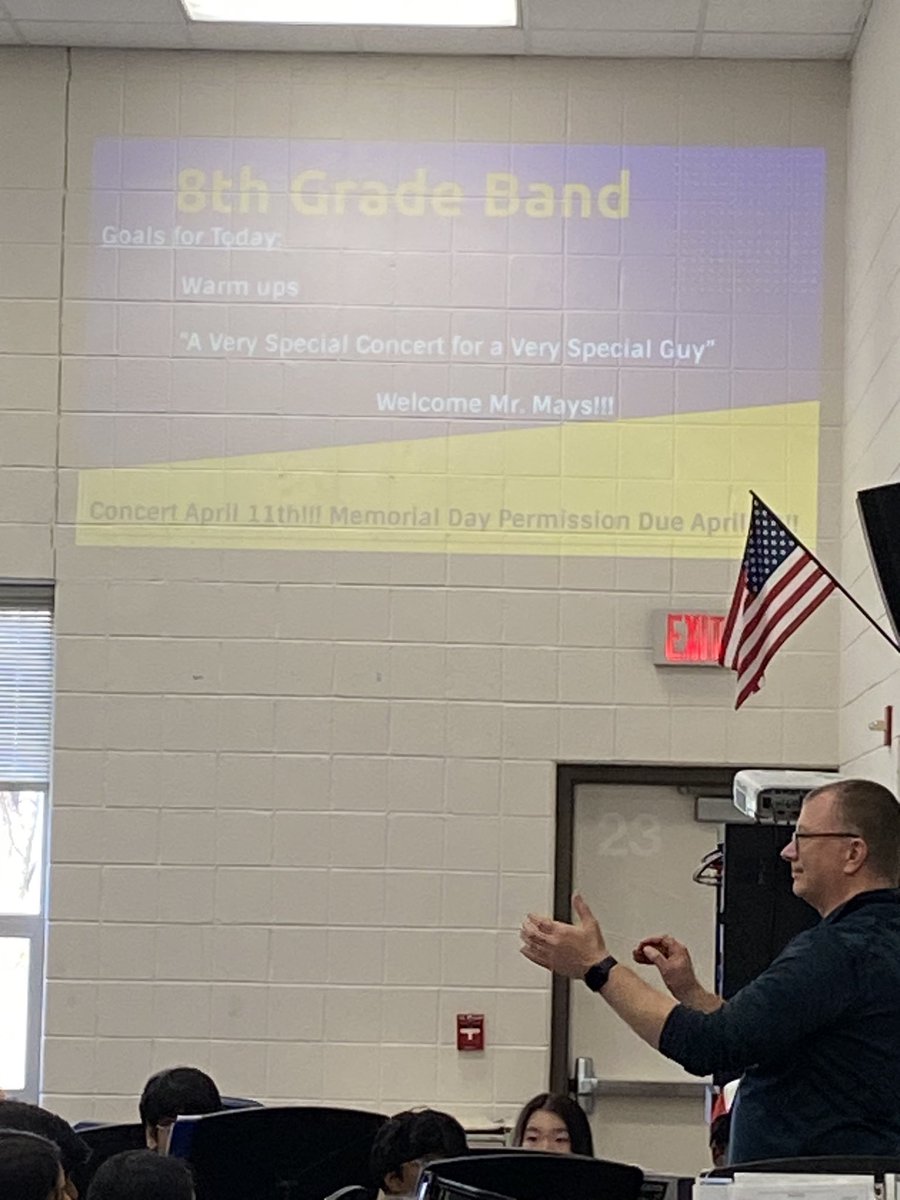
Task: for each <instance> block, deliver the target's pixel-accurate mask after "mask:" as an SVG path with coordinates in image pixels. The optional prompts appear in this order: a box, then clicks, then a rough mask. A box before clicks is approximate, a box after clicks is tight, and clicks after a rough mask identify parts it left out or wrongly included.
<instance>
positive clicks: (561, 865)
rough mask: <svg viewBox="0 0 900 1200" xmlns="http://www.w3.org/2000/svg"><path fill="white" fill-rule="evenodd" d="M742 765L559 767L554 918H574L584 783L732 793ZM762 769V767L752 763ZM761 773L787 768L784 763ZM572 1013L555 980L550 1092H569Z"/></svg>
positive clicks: (563, 982)
mask: <svg viewBox="0 0 900 1200" xmlns="http://www.w3.org/2000/svg"><path fill="white" fill-rule="evenodd" d="M749 765H750V764H748V763H742V764H741V766H738V767H735V766H727V765H724V764H722V765H719V766H708V765H707V766H700V765H697V766H690V765H685V764H684V763H679V764H678V765H670V764H666V763H557V764H556V845H555V850H554V861H553V916H554V917H555V918H556V920H558V921H568V920H570V919H571V902H572V885H573V878H574V850H575V792H576V789H577V788H578V787H580V786H581V785H582V784H587V783H599V784H624V785H631V786H649V787H684V788H688V789H690V790H691V791H694V790H696V791H697V792H698V793H704V792H706V793H712V794H717V793H718V794H722V795H730V793H731V786H732V783H733V780H734V776H735V775H736V774H737V772H738V771H741V770H744V769H745V768H746V767H747V766H749ZM754 766H759V764H754ZM759 769H761V770H776V771H777V770H786V769H787V768H786V767H785V765H784V764H783V763H781V764H777V765H775V766H772V767H762V766H759ZM791 769H792V770H809V771H823V770H826V771H834V770H836V769H837V768H836V767H834V766H828V767H823V766H821V765H819V764H817V765H816V766H812V767H800V768H797V767H792V768H791ZM570 1032H571V1013H570V1005H569V980H567V979H564V978H562V977H561V976H559V975H554V976H553V984H552V991H551V999H550V1083H549V1086H550V1090H551V1091H552V1092H563V1093H565V1092H568V1091H569V1088H570V1074H569V1037H570Z"/></svg>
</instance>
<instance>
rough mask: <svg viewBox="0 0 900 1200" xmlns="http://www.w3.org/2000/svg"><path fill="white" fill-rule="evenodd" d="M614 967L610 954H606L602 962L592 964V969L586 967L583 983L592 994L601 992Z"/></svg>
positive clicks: (613, 960)
mask: <svg viewBox="0 0 900 1200" xmlns="http://www.w3.org/2000/svg"><path fill="white" fill-rule="evenodd" d="M615 965H616V959H614V958H613V956H612V955H611V954H607V956H606V958H604V959H603V961H602V962H598V963H594V965H593V966H592V967H588V969H587V970H586V971H585V973H584V982H585V983H586V984H587V985H588V987H589V988H590V989H591V991H592V992H600V991H602V990H603V988H604V987H605V986H606V984H607V982H608V980H609V973H610V971H611V970H612V969H613V967H614V966H615Z"/></svg>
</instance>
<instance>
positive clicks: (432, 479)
mask: <svg viewBox="0 0 900 1200" xmlns="http://www.w3.org/2000/svg"><path fill="white" fill-rule="evenodd" d="M818 448H819V404H818V402H817V401H808V402H802V403H794V404H783V405H766V406H759V407H753V408H744V409H736V410H732V409H728V410H722V411H717V412H703V413H684V414H679V415H677V416H670V417H665V418H660V417H641V418H635V419H632V420H620V421H601V422H590V423H580V424H579V423H575V422H568V423H564V424H558V425H552V426H549V427H547V426H541V427H537V428H536V427H533V426H532V427H528V428H524V429H515V428H513V429H505V430H502V431H498V432H490V433H478V432H474V433H471V434H468V433H467V434H455V435H452V436H443V437H422V438H411V439H409V440H406V441H384V442H369V443H358V444H353V445H347V446H327V447H320V448H316V449H311V450H290V451H285V452H281V453H271V454H252V455H244V456H236V457H231V458H211V459H201V460H197V461H194V462H176V463H162V464H161V463H156V464H151V465H148V466H139V467H113V468H103V469H98V470H85V471H82V472H81V473H80V478H79V487H78V513H77V542H78V544H79V545H82V546H148V547H150V546H159V547H185V548H211V549H223V548H236V549H248V550H357V551H359V550H368V551H382V552H384V551H390V552H397V551H401V552H402V551H412V552H418V553H430V554H447V553H450V554H541V555H548V554H549V555H621V556H628V557H637V558H661V557H678V558H735V557H740V554H741V552H742V549H743V545H744V540H745V537H746V533H747V519H748V513H749V507H750V506H749V498H748V495H747V492H748V490H749V489H750V488H753V489H754V490H756V491H758V492H759V493H760V494H761V495H762V497H763V499H764V500H765V501H766V503H767V504H768V505H769V506H770V507H771V508H773V509H774V511H776V512H777V513H778V514H779V516H781V517H782V519H783V520H784V521H785V522H786V523H787V524H788V525H789V526H790V527H791V528H792V529H793V530H794V531H795V532H796V533H797V534H798V536H799V537H800V538H801V539H802V540H803V541H805V542H806V543H807V544H808V545H810V546H812V545H813V544H814V542H815V532H816V499H817V490H818Z"/></svg>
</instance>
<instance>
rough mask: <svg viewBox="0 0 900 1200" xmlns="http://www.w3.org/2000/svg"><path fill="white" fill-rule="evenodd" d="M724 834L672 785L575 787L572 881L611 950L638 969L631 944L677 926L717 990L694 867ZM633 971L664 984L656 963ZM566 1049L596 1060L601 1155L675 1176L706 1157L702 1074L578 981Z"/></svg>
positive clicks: (700, 971) (710, 908)
mask: <svg viewBox="0 0 900 1200" xmlns="http://www.w3.org/2000/svg"><path fill="white" fill-rule="evenodd" d="M719 833H720V827H719V826H717V825H715V824H707V823H699V822H697V821H696V820H695V818H694V800H693V797H691V796H684V795H680V794H679V792H678V791H677V789H676V788H674V787H658V786H637V785H618V784H616V785H607V784H581V785H579V786H578V787H577V788H576V790H575V814H574V875H573V877H574V883H575V887H576V889H577V890H578V891H580V892H581V893H582V895H583V896H584V897H585V899H586V900H587V902H588V904H590V906H591V908H592V909H593V911H594V913H595V915H596V916H597V918H598V920H599V921H600V924H601V927H602V929H603V931H604V934H605V935H606V940H607V943H608V945H609V947H610V952H611V953H612V954H614V955H615V956H616V958H618V959H619V960H620V961H623V962H629V963H631V965H632V966H634V964H633V962H632V961H631V951H632V948H633V947H634V946H635V945H636V944H637V943H638V942H639V941H640V939H641V938H642V937H647V936H650V935H652V934H663V933H670V934H673V935H674V936H675V937H677V938H678V939H679V940H680V941H682V942H685V943H686V945H687V946H688V947H689V948H690V951H691V956H692V958H693V962H694V967H695V970H696V972H697V975H698V977H699V979H700V980H701V982H702V983H703V984H704V986H706V987H708V988H710V989H711V988H712V987H713V971H714V961H715V922H716V891H715V888H714V887H705V886H702V885H700V884H697V883H694V882H693V881H692V878H691V876H692V875H693V873H694V871H695V870H696V869H697V867H698V866H699V864H700V861H701V859H702V858H703V856H704V855H705V854H707V853H708V852H709V851H710V850H714V849H715V847H716V845H717V842H718V840H719ZM635 969H636V970H637V971H638V972H639V973H640V974H641V975H642V977H643V978H645V979H647V981H648V982H650V983H653V984H654V985H657V986H659V987H660V989H661V990H664V988H663V987H662V983H661V982H660V980H659V976H658V974H657V972H656V971H655V970H654V969H653V968H650V967H635ZM569 1050H570V1074H571V1076H572V1077H574V1076H575V1064H576V1059H578V1058H579V1057H581V1058H590V1059H592V1060H593V1066H594V1074H595V1076H596V1077H597V1078H598V1079H599V1080H600V1084H599V1088H598V1092H597V1095H596V1097H595V1098H594V1101H593V1111H592V1112H591V1114H590V1121H591V1127H592V1129H593V1133H594V1145H595V1152H596V1153H597V1155H598V1156H600V1157H603V1158H609V1159H615V1160H619V1161H622V1162H632V1163H636V1164H638V1165H639V1166H642V1167H644V1168H646V1169H648V1170H653V1171H661V1172H666V1173H669V1174H679V1175H682V1174H683V1175H695V1174H696V1173H697V1172H699V1171H701V1170H703V1169H705V1168H706V1167H708V1166H709V1165H710V1161H709V1151H708V1148H707V1126H706V1121H705V1098H706V1097H705V1091H706V1089H705V1081H703V1080H698V1079H696V1078H695V1077H693V1076H690V1075H687V1074H686V1073H685V1072H684V1071H683V1070H682V1068H681V1067H679V1066H677V1065H676V1064H675V1063H672V1062H670V1061H669V1060H668V1059H665V1058H663V1057H662V1056H661V1055H660V1054H658V1053H657V1051H655V1050H653V1049H651V1048H650V1047H649V1046H647V1045H646V1044H645V1043H644V1042H642V1041H641V1040H640V1039H639V1038H638V1037H637V1036H636V1035H635V1034H634V1033H632V1032H631V1030H630V1029H629V1028H628V1027H627V1026H626V1025H625V1024H624V1023H623V1022H622V1021H621V1020H620V1019H619V1018H618V1017H616V1015H615V1014H614V1013H613V1012H612V1011H611V1010H610V1009H609V1008H608V1007H607V1005H606V1004H604V1002H603V1000H602V998H601V997H599V996H596V995H594V994H593V993H592V992H590V991H588V989H587V988H586V987H584V986H583V985H580V984H573V986H572V989H571V1017H570V1037H569ZM583 1065H584V1064H582V1066H583ZM589 1103H590V1102H589V1101H588V1104H589ZM586 1106H587V1105H586Z"/></svg>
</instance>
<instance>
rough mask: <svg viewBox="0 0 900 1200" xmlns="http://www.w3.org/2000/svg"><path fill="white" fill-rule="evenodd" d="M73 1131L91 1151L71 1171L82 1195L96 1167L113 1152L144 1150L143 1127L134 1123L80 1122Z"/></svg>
mask: <svg viewBox="0 0 900 1200" xmlns="http://www.w3.org/2000/svg"><path fill="white" fill-rule="evenodd" d="M75 1131H76V1133H77V1134H78V1136H79V1137H80V1138H81V1140H82V1141H83V1142H84V1143H85V1145H86V1146H87V1147H88V1149H89V1150H90V1152H91V1156H90V1158H89V1159H88V1160H87V1162H86V1163H84V1164H83V1165H82V1166H79V1167H76V1168H75V1170H74V1171H73V1175H74V1177H75V1186H76V1187H77V1188H78V1193H79V1195H81V1196H84V1195H85V1193H86V1192H87V1189H88V1184H89V1183H90V1182H91V1180H92V1179H93V1178H94V1175H95V1173H96V1171H97V1168H98V1167H99V1166H100V1165H101V1163H105V1162H106V1160H107V1159H108V1158H112V1156H113V1155H114V1154H121V1153H122V1152H123V1151H124V1150H144V1149H146V1146H147V1143H146V1141H145V1139H144V1127H143V1125H141V1124H135V1125H95V1124H93V1123H88V1122H87V1121H84V1122H80V1123H79V1125H78V1126H76V1127H75Z"/></svg>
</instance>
